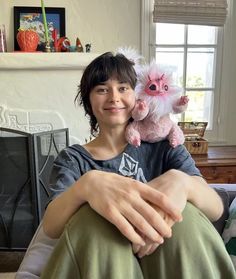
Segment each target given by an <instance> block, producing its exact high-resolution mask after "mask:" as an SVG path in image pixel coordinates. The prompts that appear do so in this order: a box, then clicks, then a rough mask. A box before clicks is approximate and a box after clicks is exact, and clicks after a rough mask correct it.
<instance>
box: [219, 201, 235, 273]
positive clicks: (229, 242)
mask: <svg viewBox="0 0 236 279" xmlns="http://www.w3.org/2000/svg"><path fill="white" fill-rule="evenodd" d="M222 237H223V240H224V243H225V246H226V250H227V251H228V253H229V255H230V257H231V259H232V261H233V264H234V266H235V268H236V198H234V200H233V201H232V203H231V205H230V208H229V218H228V220H227V222H226V225H225V228H224V231H223V234H222Z"/></svg>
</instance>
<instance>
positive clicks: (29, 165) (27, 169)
mask: <svg viewBox="0 0 236 279" xmlns="http://www.w3.org/2000/svg"><path fill="white" fill-rule="evenodd" d="M68 134H69V132H68V129H67V128H64V129H58V130H51V131H45V132H40V133H34V134H31V133H27V132H23V131H19V130H14V129H8V128H0V250H24V249H26V248H27V247H28V244H29V242H30V240H31V238H32V236H33V234H34V232H35V230H36V228H37V227H38V224H39V222H40V220H41V218H42V215H43V213H44V208H45V206H46V204H47V202H48V200H49V195H50V192H49V188H48V179H49V174H50V171H51V168H52V164H53V161H54V159H55V157H56V156H57V154H58V153H59V152H60V150H62V149H63V148H65V147H66V146H68V145H69V136H68Z"/></svg>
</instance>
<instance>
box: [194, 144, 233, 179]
mask: <svg viewBox="0 0 236 279" xmlns="http://www.w3.org/2000/svg"><path fill="white" fill-rule="evenodd" d="M192 157H193V159H194V160H195V162H196V166H197V167H198V168H199V170H200V171H201V173H202V175H203V177H204V178H205V179H206V180H207V182H208V183H236V145H235V146H210V147H209V148H208V154H203V155H200V154H199V155H192Z"/></svg>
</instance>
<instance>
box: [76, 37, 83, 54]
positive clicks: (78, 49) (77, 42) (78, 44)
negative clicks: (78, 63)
mask: <svg viewBox="0 0 236 279" xmlns="http://www.w3.org/2000/svg"><path fill="white" fill-rule="evenodd" d="M76 50H77V51H78V52H84V48H83V46H82V44H81V42H80V39H79V38H77V39H76Z"/></svg>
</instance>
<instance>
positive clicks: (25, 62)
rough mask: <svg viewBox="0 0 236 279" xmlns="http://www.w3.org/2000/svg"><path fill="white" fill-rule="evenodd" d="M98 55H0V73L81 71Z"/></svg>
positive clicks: (18, 53) (76, 53)
mask: <svg viewBox="0 0 236 279" xmlns="http://www.w3.org/2000/svg"><path fill="white" fill-rule="evenodd" d="M98 55H99V54H95V53H78V52H70V53H61V52H60V53H45V52H38V53H26V52H22V53H21V52H13V53H0V71H3V70H5V71H8V70H9V71H10V70H83V69H84V68H85V67H86V66H87V65H88V64H89V63H90V62H91V61H92V60H93V59H94V58H96V57H97V56H98Z"/></svg>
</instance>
